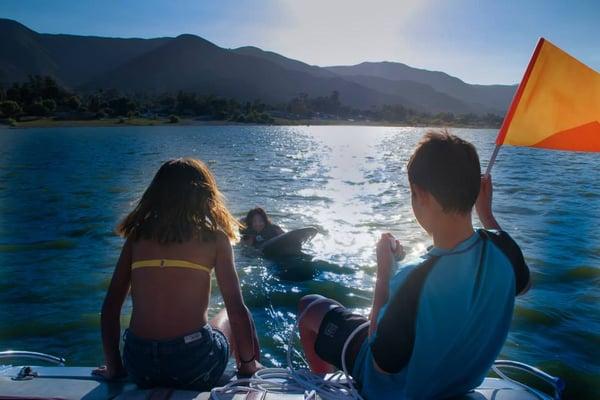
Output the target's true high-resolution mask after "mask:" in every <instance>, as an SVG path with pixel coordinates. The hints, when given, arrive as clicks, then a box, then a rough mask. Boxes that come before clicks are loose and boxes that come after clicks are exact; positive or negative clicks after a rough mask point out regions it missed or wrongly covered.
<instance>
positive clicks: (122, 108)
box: [0, 76, 502, 127]
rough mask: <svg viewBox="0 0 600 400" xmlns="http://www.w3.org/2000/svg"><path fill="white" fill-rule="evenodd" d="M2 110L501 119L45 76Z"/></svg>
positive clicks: (446, 121) (80, 115)
mask: <svg viewBox="0 0 600 400" xmlns="http://www.w3.org/2000/svg"><path fill="white" fill-rule="evenodd" d="M0 110H1V111H2V114H3V116H4V117H5V118H20V117H23V116H30V117H53V118H55V119H58V118H60V119H102V118H105V117H107V116H110V117H112V118H121V119H123V118H132V117H134V116H142V117H145V118H152V119H155V118H164V119H169V116H171V115H177V116H182V117H189V118H200V119H204V120H220V121H231V122H239V123H258V124H271V123H273V122H274V121H275V120H274V118H273V116H278V117H280V118H284V119H288V120H332V121H335V120H352V121H366V122H378V123H398V124H406V125H445V126H494V127H495V126H499V125H500V123H501V122H502V117H501V116H498V115H494V114H487V115H476V114H460V115H455V114H453V113H449V112H444V113H437V114H430V113H424V112H417V111H415V110H412V109H409V108H406V107H404V106H403V105H400V104H391V105H384V106H382V107H380V108H377V109H369V110H358V109H352V108H350V107H348V106H344V105H343V104H342V102H341V94H340V93H339V92H338V91H333V92H331V93H330V94H329V95H328V96H318V97H310V96H309V95H308V94H306V93H299V94H298V95H297V96H295V97H293V98H292V99H290V100H289V101H288V102H287V103H282V104H275V105H268V104H265V103H264V102H262V101H260V100H258V99H256V100H254V101H244V102H240V101H238V100H235V99H227V98H223V97H218V96H215V95H213V94H200V93H195V92H184V91H179V92H178V93H176V94H173V93H162V94H149V93H133V94H132V93H121V92H119V91H117V90H114V89H107V90H97V91H95V92H91V93H75V92H73V91H70V90H68V89H66V88H64V87H62V86H61V85H60V84H59V83H58V82H57V81H56V80H54V79H53V78H52V77H49V76H30V77H29V80H28V81H26V82H22V83H14V84H13V85H12V86H10V87H9V88H8V89H6V90H4V89H2V88H0Z"/></svg>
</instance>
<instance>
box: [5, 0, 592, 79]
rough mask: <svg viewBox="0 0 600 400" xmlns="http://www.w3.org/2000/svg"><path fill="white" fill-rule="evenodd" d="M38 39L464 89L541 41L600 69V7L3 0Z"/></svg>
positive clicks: (499, 73) (521, 64)
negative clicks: (73, 39) (283, 63)
mask: <svg viewBox="0 0 600 400" xmlns="http://www.w3.org/2000/svg"><path fill="white" fill-rule="evenodd" d="M0 16H1V17H4V18H11V19H15V20H17V21H19V22H21V23H23V24H25V25H27V26H28V27H30V28H31V29H33V30H35V31H38V32H42V33H71V34H80V35H98V36H118V37H144V38H149V37H157V36H177V35H179V34H182V33H192V34H196V35H199V36H202V37H203V38H205V39H207V40H210V41H211V42H213V43H215V44H217V45H219V46H221V47H226V48H234V47H240V46H246V45H253V46H257V47H260V48H262V49H265V50H271V51H275V52H277V53H280V54H283V55H285V56H287V57H291V58H295V59H299V60H301V61H304V62H307V63H309V64H316V65H321V66H323V65H348V64H357V63H360V62H362V61H384V60H385V61H397V62H403V63H405V64H408V65H411V66H414V67H418V68H426V69H430V70H439V71H444V72H447V73H449V74H451V75H454V76H457V77H459V78H461V79H463V80H465V81H467V82H470V83H485V84H489V83H517V82H518V81H520V79H521V76H522V74H523V71H524V69H525V66H526V64H527V62H528V60H529V57H530V55H531V52H532V51H533V48H534V47H535V44H536V42H537V39H538V37H540V36H544V37H546V38H547V39H548V40H550V41H551V42H553V43H554V44H556V45H558V46H559V47H561V48H563V49H564V50H565V51H567V52H568V53H570V54H572V55H573V56H575V57H577V58H579V59H580V60H581V61H583V62H584V63H586V64H588V65H589V66H591V67H592V68H595V69H596V70H600V0H573V1H567V0H563V1H558V0H487V1H485V0H481V1H477V0H238V1H234V0H169V1H165V0H162V1H159V0H71V1H68V0H0Z"/></svg>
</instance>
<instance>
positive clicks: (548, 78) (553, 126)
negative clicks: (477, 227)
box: [486, 38, 600, 174]
mask: <svg viewBox="0 0 600 400" xmlns="http://www.w3.org/2000/svg"><path fill="white" fill-rule="evenodd" d="M503 144H507V145H512V146H528V147H539V148H545V149H554V150H572V151H590V152H600V73H598V72H596V71H594V70H593V69H591V68H590V67H588V66H587V65H585V64H583V63H581V62H580V61H578V60H577V59H575V58H573V57H572V56H570V55H569V54H567V53H565V52H564V51H562V50H561V49H559V48H558V47H556V46H555V45H553V44H552V43H550V42H549V41H547V40H546V39H544V38H541V39H540V40H539V42H538V44H537V46H536V48H535V50H534V52H533V56H532V57H531V60H530V61H529V65H528V66H527V70H525V75H523V79H522V80H521V84H520V85H519V87H518V88H517V92H516V93H515V96H514V97H513V100H512V103H511V105H510V107H509V109H508V111H507V113H506V116H505V117H504V121H503V122H502V126H501V127H500V131H499V132H498V137H497V138H496V147H495V149H494V152H493V153H492V156H491V158H490V162H489V163H488V167H487V170H486V174H489V173H490V171H491V170H492V166H493V165H494V161H495V160H496V156H497V155H498V150H499V149H500V146H502V145H503Z"/></svg>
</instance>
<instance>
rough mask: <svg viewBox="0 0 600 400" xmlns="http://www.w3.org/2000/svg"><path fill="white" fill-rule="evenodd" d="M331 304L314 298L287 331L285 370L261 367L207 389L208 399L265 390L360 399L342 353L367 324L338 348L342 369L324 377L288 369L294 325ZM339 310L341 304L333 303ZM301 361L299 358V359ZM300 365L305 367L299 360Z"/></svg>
mask: <svg viewBox="0 0 600 400" xmlns="http://www.w3.org/2000/svg"><path fill="white" fill-rule="evenodd" d="M324 302H331V300H330V299H326V298H322V299H316V300H314V301H313V302H312V303H310V304H309V305H308V306H307V307H306V308H305V309H304V310H303V311H302V313H301V314H300V315H299V316H298V318H297V319H296V322H295V323H294V327H293V328H292V330H291V331H290V335H289V338H288V346H287V356H286V360H287V368H265V369H261V370H259V371H257V372H256V373H255V374H254V376H252V378H248V379H237V380H235V381H232V382H229V383H228V384H227V385H225V386H222V387H217V388H214V389H213V390H211V398H212V399H215V400H222V399H223V397H222V395H225V394H229V395H231V394H234V393H250V392H259V393H263V392H265V391H268V392H271V393H294V394H304V399H305V400H316V399H317V396H318V397H319V398H321V399H323V400H363V399H362V397H361V396H360V394H359V393H358V391H357V390H356V388H355V387H354V384H353V383H352V378H351V377H350V376H349V374H348V370H347V367H346V357H345V354H346V351H347V349H348V345H349V343H350V342H351V340H352V339H353V338H354V337H355V336H356V335H357V334H358V332H360V331H361V330H362V329H364V328H365V327H366V326H368V324H369V323H368V322H365V323H364V324H361V325H360V326H359V327H357V328H356V329H355V330H354V331H352V333H351V334H350V336H348V338H347V339H346V341H345V343H344V346H343V348H342V368H343V371H338V372H336V373H334V374H332V375H330V376H329V377H327V378H324V377H323V376H321V375H318V374H315V373H313V372H311V371H310V370H309V369H308V368H300V369H294V368H293V366H292V352H293V349H294V339H295V333H296V331H297V330H298V325H299V323H300V321H301V320H302V318H304V316H305V315H306V313H307V312H308V310H310V309H311V308H312V307H314V306H316V305H317V304H321V303H324ZM337 305H338V306H340V307H341V304H339V303H337ZM301 358H302V356H301ZM302 361H303V362H304V364H308V363H307V362H306V360H304V358H302Z"/></svg>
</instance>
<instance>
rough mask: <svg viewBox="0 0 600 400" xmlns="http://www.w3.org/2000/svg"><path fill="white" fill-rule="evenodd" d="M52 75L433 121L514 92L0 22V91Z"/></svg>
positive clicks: (391, 67)
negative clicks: (411, 113)
mask: <svg viewBox="0 0 600 400" xmlns="http://www.w3.org/2000/svg"><path fill="white" fill-rule="evenodd" d="M28 75H50V76H53V77H54V78H55V79H57V80H58V81H59V82H61V83H62V84H64V85H66V86H68V87H70V88H72V89H74V90H77V91H81V92H85V91H92V90H96V89H109V88H114V89H118V90H122V91H126V92H144V93H162V92H177V91H179V90H184V91H193V92H198V93H202V94H214V95H218V96H224V97H231V98H235V99H237V100H241V101H244V100H255V99H260V100H262V101H264V102H267V103H278V102H287V101H289V100H290V99H292V98H293V97H295V96H298V95H299V94H300V93H306V94H307V95H309V96H311V97H316V96H329V95H330V94H331V93H332V92H333V91H338V92H339V97H340V101H341V102H342V104H344V105H348V106H351V107H354V108H358V109H371V108H375V107H381V106H383V105H402V106H405V107H407V108H412V109H414V110H417V111H425V112H429V113H438V112H452V113H457V114H462V113H475V114H485V113H494V114H499V115H503V114H504V112H505V111H506V109H507V107H508V104H509V102H510V100H511V98H512V96H513V93H514V91H515V89H516V85H472V84H468V83H465V82H463V81H462V80H460V79H458V78H456V77H453V76H450V75H448V74H446V73H443V72H436V71H427V70H423V69H418V68H413V67H410V66H408V65H405V64H401V63H394V62H364V63H361V64H358V65H353V66H333V67H317V66H312V65H308V64H306V63H303V62H301V61H297V60H293V59H290V58H287V57H284V56H282V55H280V54H277V53H273V52H269V51H264V50H261V49H259V48H256V47H240V48H237V49H224V48H221V47H219V46H216V45H215V44H213V43H211V42H209V41H207V40H205V39H202V38H201V37H198V36H194V35H187V34H186V35H180V36H177V37H175V38H168V37H165V38H156V39H120V38H103V37H93V36H76V35H54V34H44V33H37V32H35V31H33V30H31V29H29V28H27V27H26V26H24V25H22V24H20V23H18V22H16V21H13V20H9V19H0V83H2V84H3V85H4V86H7V85H8V84H10V83H12V82H18V81H23V80H25V79H27V77H28Z"/></svg>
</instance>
